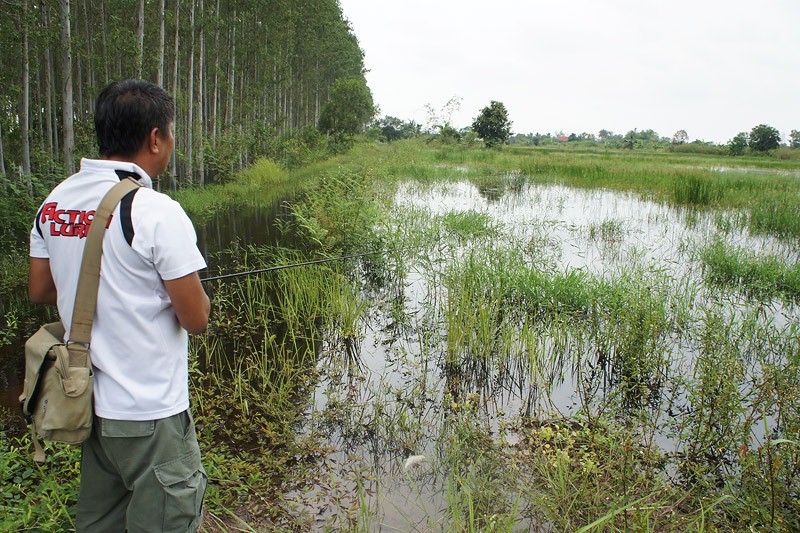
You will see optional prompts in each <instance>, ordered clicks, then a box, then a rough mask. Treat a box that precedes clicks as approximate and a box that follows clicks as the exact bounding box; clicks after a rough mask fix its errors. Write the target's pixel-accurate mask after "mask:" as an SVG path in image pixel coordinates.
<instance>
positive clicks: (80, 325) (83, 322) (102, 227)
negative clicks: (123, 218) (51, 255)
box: [69, 178, 141, 347]
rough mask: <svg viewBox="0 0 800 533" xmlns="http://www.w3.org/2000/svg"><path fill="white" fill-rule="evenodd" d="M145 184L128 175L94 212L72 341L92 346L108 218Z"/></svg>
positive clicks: (84, 251)
mask: <svg viewBox="0 0 800 533" xmlns="http://www.w3.org/2000/svg"><path fill="white" fill-rule="evenodd" d="M138 187H141V184H139V183H137V182H136V181H134V180H132V179H130V178H125V179H123V180H120V182H119V183H118V184H116V185H114V187H112V188H111V190H110V191H108V192H107V193H106V195H105V196H104V197H103V200H102V201H101V202H100V205H99V206H98V208H97V211H95V213H94V218H93V219H92V224H91V226H89V233H88V235H87V237H86V245H85V248H84V249H83V259H82V260H81V274H80V278H78V290H77V291H76V293H75V306H74V307H73V309H72V325H71V326H70V330H69V340H70V343H73V342H77V343H80V344H83V345H84V346H87V347H88V345H89V341H90V339H91V336H92V322H93V321H94V309H95V306H96V305H97V288H98V285H99V284H100V260H101V255H102V253H103V235H104V234H105V231H106V226H107V225H108V219H109V217H110V216H111V213H112V211H114V208H115V207H116V206H117V204H118V203H119V201H120V199H122V197H123V196H125V195H126V194H128V193H129V192H131V191H133V190H136V189H137V188H138Z"/></svg>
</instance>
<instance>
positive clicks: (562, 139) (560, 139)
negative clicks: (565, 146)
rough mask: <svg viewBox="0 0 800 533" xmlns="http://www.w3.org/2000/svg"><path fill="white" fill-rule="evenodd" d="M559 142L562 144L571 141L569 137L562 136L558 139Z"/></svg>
mask: <svg viewBox="0 0 800 533" xmlns="http://www.w3.org/2000/svg"><path fill="white" fill-rule="evenodd" d="M558 140H559V141H561V142H562V143H565V142H567V141H569V137H567V136H566V135H561V136H559V137H558Z"/></svg>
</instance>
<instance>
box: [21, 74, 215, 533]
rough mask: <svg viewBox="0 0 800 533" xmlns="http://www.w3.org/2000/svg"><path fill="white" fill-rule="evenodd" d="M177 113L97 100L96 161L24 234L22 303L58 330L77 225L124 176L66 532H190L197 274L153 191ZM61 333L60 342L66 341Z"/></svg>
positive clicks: (138, 87)
mask: <svg viewBox="0 0 800 533" xmlns="http://www.w3.org/2000/svg"><path fill="white" fill-rule="evenodd" d="M174 118H175V102H174V100H173V99H172V98H171V97H170V96H168V95H167V94H166V93H165V92H164V90H163V89H161V88H160V87H157V86H155V85H152V84H150V83H147V82H144V81H138V80H127V81H122V82H117V83H112V84H111V85H109V86H108V87H106V88H105V89H104V90H103V91H102V92H101V93H100V95H99V96H98V98H97V102H96V106H95V118H94V121H95V130H96V133H97V141H98V144H99V148H100V154H101V159H100V160H93V159H84V160H82V161H81V169H80V171H79V172H78V173H77V174H74V175H72V176H70V177H69V178H67V179H66V180H64V181H63V182H62V183H60V184H59V185H58V186H57V187H56V188H55V189H53V191H52V192H51V193H50V195H49V196H48V197H47V199H46V200H45V201H44V203H43V204H42V208H41V209H40V211H39V214H38V215H37V217H36V221H35V223H34V225H33V229H32V230H31V246H30V256H31V257H30V278H29V294H30V299H31V301H33V302H35V303H49V304H56V305H57V306H58V311H59V315H60V317H61V321H62V322H63V324H64V325H65V327H67V328H68V327H69V325H70V324H71V321H72V308H73V304H74V299H75V292H76V289H77V283H78V275H79V272H80V264H81V257H82V254H83V247H84V243H85V239H84V237H85V236H86V232H85V230H86V226H87V222H90V221H91V217H92V216H93V212H94V210H95V209H97V206H98V205H99V203H100V199H101V198H102V197H103V195H104V194H105V193H106V192H108V190H109V189H111V187H113V186H114V184H115V183H118V182H119V180H120V179H123V178H124V177H126V176H131V177H133V178H135V179H138V180H139V182H140V183H142V184H143V185H144V187H141V188H139V189H138V190H135V191H133V192H131V193H129V194H128V195H127V196H126V197H125V198H123V200H122V201H121V202H120V204H119V205H118V206H117V208H116V209H115V210H114V212H113V215H112V218H111V220H110V222H109V225H108V229H107V230H106V233H105V236H104V240H103V256H102V267H101V272H100V286H99V290H98V298H97V308H96V311H95V318H94V325H93V327H92V339H91V358H92V364H93V367H94V379H95V382H94V383H95V384H94V411H95V418H94V427H93V429H92V435H91V437H90V438H89V439H88V440H87V441H86V442H85V443H84V444H83V448H82V455H81V486H80V495H79V498H78V510H77V530H78V531H92V532H94V531H102V532H105V531H120V532H123V531H125V530H126V529H127V531H129V532H154V531H187V530H188V531H194V530H196V529H197V526H198V525H199V521H200V511H201V505H202V500H203V495H204V493H205V487H206V474H205V471H204V470H203V467H202V465H201V463H200V449H199V447H198V445H197V437H196V435H195V428H194V422H193V421H192V418H191V415H190V413H189V390H188V356H187V352H188V334H187V332H189V333H200V332H202V331H203V330H205V328H206V326H207V324H208V315H209V309H210V306H209V300H208V296H207V295H206V293H205V291H204V290H203V287H202V285H201V283H200V278H199V277H198V275H197V271H198V270H199V269H202V268H205V266H206V264H205V261H204V259H203V256H202V255H201V254H200V251H199V250H198V249H197V244H196V241H197V238H196V235H195V232H194V229H193V227H192V224H191V222H190V221H189V219H188V217H187V216H186V214H185V213H184V211H183V210H182V209H181V207H180V206H179V205H178V204H177V203H176V202H174V201H173V200H171V199H170V198H168V197H167V196H165V195H163V194H160V193H158V192H156V191H154V190H153V189H152V178H154V177H156V176H158V175H159V174H161V173H162V172H164V170H165V169H166V168H167V164H168V163H169V160H170V155H171V154H172V150H173V147H174V143H175V140H174V138H173V126H174ZM68 336H69V331H67V337H68Z"/></svg>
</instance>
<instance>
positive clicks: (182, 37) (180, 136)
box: [0, 0, 372, 184]
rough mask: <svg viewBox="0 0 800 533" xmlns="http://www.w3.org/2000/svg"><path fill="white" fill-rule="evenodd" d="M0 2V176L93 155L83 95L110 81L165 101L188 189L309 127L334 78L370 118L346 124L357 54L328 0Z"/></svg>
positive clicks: (358, 71)
mask: <svg viewBox="0 0 800 533" xmlns="http://www.w3.org/2000/svg"><path fill="white" fill-rule="evenodd" d="M0 7H1V8H2V11H3V16H2V17H0V35H2V36H3V39H2V40H0V173H2V174H7V173H10V172H14V173H17V174H19V175H20V176H22V177H30V176H31V175H32V174H36V173H40V174H41V173H48V172H51V173H54V172H56V171H58V172H59V173H60V172H70V171H72V170H73V169H74V165H75V158H76V157H77V156H76V154H79V155H94V154H95V153H96V148H95V147H94V137H93V129H92V128H93V125H92V123H91V117H92V114H93V105H94V98H95V97H96V95H97V93H98V92H99V90H100V89H101V88H102V87H103V86H105V85H106V84H107V83H108V82H109V81H111V80H116V79H123V78H131V77H136V78H144V79H148V80H151V81H153V82H155V83H158V84H159V85H162V86H163V87H165V88H166V89H167V91H168V92H169V93H171V94H173V95H174V96H175V97H176V101H177V104H178V113H177V119H176V125H175V126H176V155H177V157H176V158H175V160H174V161H173V163H172V165H171V171H172V172H171V174H172V175H173V176H177V175H180V176H182V177H183V179H184V180H186V181H187V182H192V183H199V184H203V183H204V182H206V181H209V180H211V179H213V178H214V175H215V174H224V173H225V172H226V171H227V172H229V171H230V168H231V167H233V166H236V165H242V164H245V163H246V162H247V161H248V160H249V159H252V158H253V157H256V156H258V155H261V154H263V153H264V152H266V151H267V150H268V149H269V146H270V143H271V142H273V141H274V139H275V138H277V137H280V136H281V135H286V134H288V133H289V132H293V131H299V130H301V129H303V128H304V127H314V126H316V125H317V123H318V121H319V119H320V117H321V116H323V115H325V112H326V104H328V103H329V102H330V100H331V96H332V92H333V89H334V86H335V85H336V84H337V83H338V84H339V89H338V90H339V92H340V93H347V94H340V95H339V100H345V101H346V100H347V99H348V97H349V94H350V93H355V94H357V95H360V97H361V98H362V100H363V98H364V95H365V94H366V97H367V98H368V106H366V107H368V112H367V111H363V112H362V113H361V115H359V117H358V120H363V121H364V122H366V120H368V118H369V116H367V117H366V118H365V115H367V114H371V110H372V107H371V106H372V101H371V94H369V90H368V88H367V86H366V81H365V79H364V76H363V74H364V63H363V52H362V50H361V49H360V47H359V44H358V40H357V39H356V36H355V35H354V34H353V32H352V31H351V28H350V26H349V24H348V22H347V21H346V20H345V19H344V17H343V15H342V12H341V7H340V6H339V2H338V0H157V1H145V0H59V2H57V3H56V2H52V1H50V0H2V2H0ZM338 113H339V114H341V110H339V111H338ZM327 116H328V119H327V120H328V122H329V123H330V122H331V120H333V118H335V117H336V116H337V110H335V109H334V110H331V109H330V106H329V108H328V110H327ZM332 117H333V118H332ZM334 121H335V120H334ZM347 126H348V127H349V126H350V124H348V125H347ZM336 127H337V125H336V124H329V125H328V128H327V130H328V131H335V130H336ZM17 169H19V171H17Z"/></svg>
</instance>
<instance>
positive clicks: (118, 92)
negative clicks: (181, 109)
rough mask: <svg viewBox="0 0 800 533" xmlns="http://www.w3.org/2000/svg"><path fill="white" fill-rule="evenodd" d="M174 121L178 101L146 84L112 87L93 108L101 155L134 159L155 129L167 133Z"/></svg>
mask: <svg viewBox="0 0 800 533" xmlns="http://www.w3.org/2000/svg"><path fill="white" fill-rule="evenodd" d="M173 120H175V100H174V99H173V98H172V97H171V96H170V95H168V94H167V93H166V92H165V91H164V89H162V88H161V87H159V86H158V85H154V84H152V83H150V82H147V81H143V80H124V81H117V82H114V83H111V84H110V85H108V86H107V87H106V88H105V89H103V90H102V91H101V92H100V95H99V96H98V97H97V101H96V102H95V107H94V130H95V132H96V133H97V145H98V147H99V148H100V155H102V156H105V157H111V156H122V157H130V156H133V155H134V154H136V153H137V152H138V151H139V149H140V148H141V147H142V144H143V143H144V141H145V139H147V136H148V135H150V132H151V131H152V130H153V128H158V129H159V130H161V131H164V132H167V131H168V128H169V124H170V122H172V121H173Z"/></svg>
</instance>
